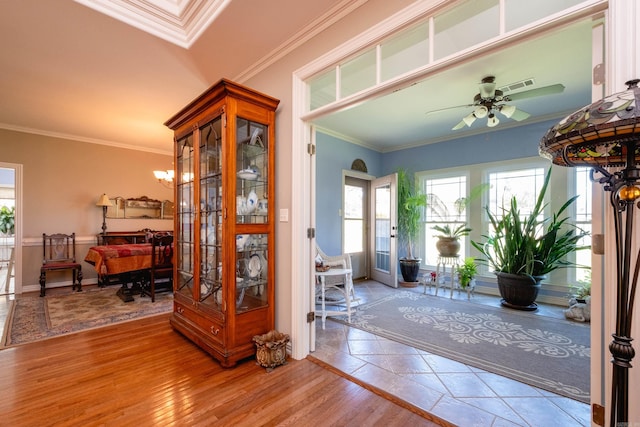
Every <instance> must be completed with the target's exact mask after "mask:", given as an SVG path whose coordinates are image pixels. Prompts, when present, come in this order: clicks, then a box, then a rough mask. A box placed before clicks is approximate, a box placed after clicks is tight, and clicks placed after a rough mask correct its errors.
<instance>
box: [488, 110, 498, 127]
mask: <svg viewBox="0 0 640 427" xmlns="http://www.w3.org/2000/svg"><path fill="white" fill-rule="evenodd" d="M498 123H500V120H499V119H498V118H497V117H496V115H495V114H493V113H491V114H489V118H488V119H487V126H489V127H490V128H493V127H496V126H498Z"/></svg>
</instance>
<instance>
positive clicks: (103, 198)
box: [96, 193, 113, 236]
mask: <svg viewBox="0 0 640 427" xmlns="http://www.w3.org/2000/svg"><path fill="white" fill-rule="evenodd" d="M96 206H102V235H103V236H104V235H105V234H106V233H107V208H108V207H109V206H113V202H111V200H109V196H107V195H106V193H103V194H102V196H100V199H98V203H96Z"/></svg>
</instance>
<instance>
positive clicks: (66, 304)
mask: <svg viewBox="0 0 640 427" xmlns="http://www.w3.org/2000/svg"><path fill="white" fill-rule="evenodd" d="M117 290H118V289H117V288H115V287H108V288H96V289H89V290H85V291H83V292H74V293H70V294H65V295H52V296H46V297H44V298H41V297H39V296H33V297H31V296H29V297H18V298H17V299H16V300H15V301H13V306H12V308H11V310H10V313H9V316H8V322H7V326H6V328H5V336H4V337H3V340H2V343H0V347H9V346H14V345H19V344H25V343H29V342H33V341H39V340H43V339H47V338H52V337H56V336H59V335H64V334H69V333H74V332H79V331H84V330H87V329H93V328H97V327H101V326H106V325H111V324H113V323H118V322H125V321H128V320H134V319H140V318H142V317H147V316H153V315H156V314H160V313H168V312H170V311H171V310H172V307H173V295H172V294H171V293H169V292H166V293H159V294H156V301H155V302H153V303H152V302H151V298H149V297H147V296H145V297H140V296H139V295H136V296H135V298H134V301H132V302H127V303H125V302H123V301H122V300H121V299H120V298H119V297H118V296H116V291H117Z"/></svg>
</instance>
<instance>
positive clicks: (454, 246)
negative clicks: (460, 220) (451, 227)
mask: <svg viewBox="0 0 640 427" xmlns="http://www.w3.org/2000/svg"><path fill="white" fill-rule="evenodd" d="M436 249H438V253H439V254H440V256H443V257H454V256H458V253H459V252H460V241H459V240H458V238H457V237H438V241H437V242H436Z"/></svg>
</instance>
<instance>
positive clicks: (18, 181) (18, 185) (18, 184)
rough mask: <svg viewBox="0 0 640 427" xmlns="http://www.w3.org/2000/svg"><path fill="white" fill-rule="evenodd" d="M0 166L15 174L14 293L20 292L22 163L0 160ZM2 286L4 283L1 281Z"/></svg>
mask: <svg viewBox="0 0 640 427" xmlns="http://www.w3.org/2000/svg"><path fill="white" fill-rule="evenodd" d="M0 167H1V168H5V169H13V171H14V176H15V197H16V199H15V203H16V210H15V217H14V221H15V236H14V239H15V241H14V253H13V255H14V264H13V275H14V277H13V280H14V284H15V286H14V292H15V294H16V295H18V294H21V293H22V199H23V196H22V182H23V178H22V165H21V164H18V163H6V162H0ZM2 286H3V287H4V283H2Z"/></svg>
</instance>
